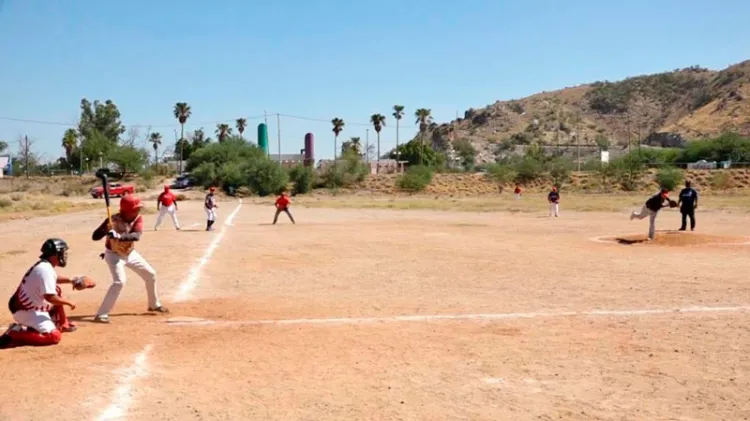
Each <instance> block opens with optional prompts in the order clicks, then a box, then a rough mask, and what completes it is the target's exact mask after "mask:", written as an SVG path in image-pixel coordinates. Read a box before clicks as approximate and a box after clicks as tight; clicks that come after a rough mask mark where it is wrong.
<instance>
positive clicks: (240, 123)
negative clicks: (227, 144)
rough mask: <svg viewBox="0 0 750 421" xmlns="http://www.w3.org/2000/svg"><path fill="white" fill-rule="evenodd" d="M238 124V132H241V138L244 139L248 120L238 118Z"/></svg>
mask: <svg viewBox="0 0 750 421" xmlns="http://www.w3.org/2000/svg"><path fill="white" fill-rule="evenodd" d="M236 124H237V132H238V133H239V134H240V139H242V133H245V128H246V127H247V120H245V119H244V118H238V119H237V121H236Z"/></svg>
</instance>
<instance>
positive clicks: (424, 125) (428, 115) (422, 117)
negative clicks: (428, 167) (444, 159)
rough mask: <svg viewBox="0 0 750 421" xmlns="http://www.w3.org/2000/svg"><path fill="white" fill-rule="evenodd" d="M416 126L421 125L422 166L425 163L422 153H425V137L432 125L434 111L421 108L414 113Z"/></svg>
mask: <svg viewBox="0 0 750 421" xmlns="http://www.w3.org/2000/svg"><path fill="white" fill-rule="evenodd" d="M414 117H416V122H415V123H416V124H419V145H420V151H421V152H420V161H419V162H420V164H421V163H422V162H423V159H422V153H424V135H425V133H426V132H427V129H428V128H429V127H430V124H432V110H430V109H428V108H419V109H417V110H416V111H414Z"/></svg>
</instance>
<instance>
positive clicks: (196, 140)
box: [190, 127, 211, 151]
mask: <svg viewBox="0 0 750 421" xmlns="http://www.w3.org/2000/svg"><path fill="white" fill-rule="evenodd" d="M190 138H191V147H192V149H193V151H196V150H198V149H200V148H202V147H204V146H206V145H207V144H208V143H209V142H210V141H211V138H210V137H206V134H205V133H204V132H203V128H202V127H201V128H200V129H198V130H194V131H193V134H192V135H191V136H190Z"/></svg>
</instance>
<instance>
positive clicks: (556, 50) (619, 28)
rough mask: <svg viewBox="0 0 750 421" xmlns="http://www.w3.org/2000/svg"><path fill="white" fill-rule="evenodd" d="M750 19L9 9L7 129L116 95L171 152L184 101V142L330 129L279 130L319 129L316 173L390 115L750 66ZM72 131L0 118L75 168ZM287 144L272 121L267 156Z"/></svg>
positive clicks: (632, 13)
mask: <svg viewBox="0 0 750 421" xmlns="http://www.w3.org/2000/svg"><path fill="white" fill-rule="evenodd" d="M748 16H750V2H748V1H746V0H744V1H742V0H716V1H712V2H708V1H701V0H650V1H644V0H630V1H617V2H616V1H601V0H599V1H589V0H568V1H553V0H524V1H521V0H515V1H504V0H495V1H483V0H476V1H473V2H465V1H464V2H458V1H442V0H434V1H426V0H401V1H397V0H381V1H377V2H364V1H363V2H355V1H345V0H328V1H323V0H307V1H304V2H303V1H292V0H278V1H274V2H271V1H268V2H258V1H249V0H248V1H241V0H215V1H211V2H209V1H206V0H202V1H199V0H179V1H178V0H149V1H145V0H129V1H109V0H107V1H102V0H57V1H55V0H4V1H3V0H0V118H17V119H28V120H38V121H47V122H59V123H66V124H74V123H75V121H76V119H77V117H78V111H79V109H78V106H79V103H80V100H81V98H83V97H86V98H88V99H90V100H92V101H93V100H95V99H99V100H102V101H103V100H106V99H112V100H113V101H114V102H115V103H116V104H117V105H118V107H119V108H120V110H121V112H122V115H123V121H124V123H125V124H126V125H144V126H147V125H152V126H153V127H152V131H159V132H161V133H162V134H163V136H164V138H165V139H166V140H167V141H168V142H169V143H174V131H173V130H174V129H177V128H178V125H177V124H176V121H175V120H174V118H173V116H172V108H173V105H174V103H175V102H178V101H185V102H188V103H189V104H190V105H191V106H192V109H193V116H192V118H191V119H190V120H189V121H188V124H187V126H186V130H192V129H196V128H200V127H204V128H205V129H206V131H209V132H211V133H213V131H214V129H215V125H216V123H217V122H220V121H226V122H233V121H234V120H235V119H236V118H238V117H246V118H249V117H254V116H259V115H262V114H263V113H264V110H267V111H268V112H269V113H271V114H273V113H282V114H288V115H295V116H302V117H310V118H313V119H321V120H324V121H322V122H315V121H305V120H299V119H292V118H288V117H282V118H281V136H282V152H284V153H294V152H297V151H299V149H300V148H302V144H303V138H304V134H305V133H307V132H312V133H314V135H315V155H316V158H317V159H321V158H326V157H331V156H332V155H333V134H332V132H331V125H330V123H329V121H330V119H331V118H333V117H340V118H343V119H344V120H345V121H346V122H347V123H348V124H347V126H346V128H345V129H344V132H343V133H342V137H343V138H348V137H350V136H360V137H361V138H362V139H363V141H364V138H365V129H366V126H365V125H357V124H356V123H362V124H364V123H367V121H368V118H369V116H370V115H371V114H373V113H381V114H385V115H386V116H387V117H388V121H387V122H386V124H387V126H386V129H384V131H383V133H382V137H381V150H385V149H387V148H390V147H392V146H393V145H394V144H395V121H394V120H393V118H392V117H391V107H392V106H393V105H394V104H402V105H405V106H406V111H407V116H408V117H407V118H406V119H405V120H404V121H403V123H404V126H407V127H405V128H404V129H403V130H402V139H405V138H410V137H411V135H413V134H414V132H415V131H416V129H415V127H414V125H413V123H414V121H413V118H412V117H411V115H412V114H413V112H414V110H415V109H416V108H420V107H424V108H430V109H432V112H433V115H434V117H435V119H436V121H438V122H444V121H449V120H451V119H453V118H455V116H456V112H457V111H458V112H459V113H461V114H463V111H464V110H466V109H468V108H471V107H475V108H477V107H483V106H485V105H487V104H490V103H493V102H495V101H496V100H505V99H512V98H518V97H522V96H526V95H530V94H533V93H535V92H539V91H543V90H554V89H559V88H563V87H566V86H573V85H577V84H581V83H586V82H591V81H595V80H601V79H609V80H616V79H622V78H624V77H627V76H633V75H638V74H644V73H652V72H659V71H665V70H672V69H674V68H678V67H686V66H690V65H695V64H699V65H701V66H705V67H709V68H713V69H720V68H723V67H726V66H727V65H730V64H733V63H737V62H740V61H743V60H746V59H750V47H749V46H750V25H747V17H748ZM262 120H263V119H262V117H261V118H260V119H253V120H250V124H251V128H250V129H249V130H248V132H250V135H251V136H250V138H251V139H252V140H255V126H256V125H257V124H258V123H260V122H262ZM65 129H66V127H64V126H62V125H51V124H38V123H26V122H18V121H8V120H3V119H0V139H2V140H6V141H8V142H9V143H11V145H12V147H11V149H12V151H15V150H16V145H17V144H16V141H17V139H18V137H19V135H22V134H25V135H28V136H29V137H30V138H32V139H34V140H35V142H36V143H35V149H36V151H37V152H40V153H42V154H43V157H44V158H45V159H55V158H57V157H59V156H61V155H62V154H63V150H62V148H61V146H60V139H61V137H62V134H63V132H64V131H65ZM145 130H146V129H145V128H142V129H141V131H142V132H145ZM276 133H277V126H276V118H275V116H269V135H270V138H271V139H270V144H271V152H272V153H276V152H277V146H276V145H277V142H276ZM370 140H371V142H374V140H375V136H374V131H373V130H370ZM165 143H167V142H165ZM167 144H168V143H167Z"/></svg>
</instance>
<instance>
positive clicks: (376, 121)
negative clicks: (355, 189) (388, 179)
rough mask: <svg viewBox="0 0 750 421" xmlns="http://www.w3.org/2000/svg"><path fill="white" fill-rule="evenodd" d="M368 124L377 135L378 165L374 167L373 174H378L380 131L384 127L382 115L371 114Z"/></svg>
mask: <svg viewBox="0 0 750 421" xmlns="http://www.w3.org/2000/svg"><path fill="white" fill-rule="evenodd" d="M370 123H372V126H373V127H374V128H375V133H377V134H378V149H377V150H378V165H377V167H375V173H376V174H377V173H379V172H380V131H381V130H383V126H385V116H384V115H382V114H373V115H371V116H370Z"/></svg>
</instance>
